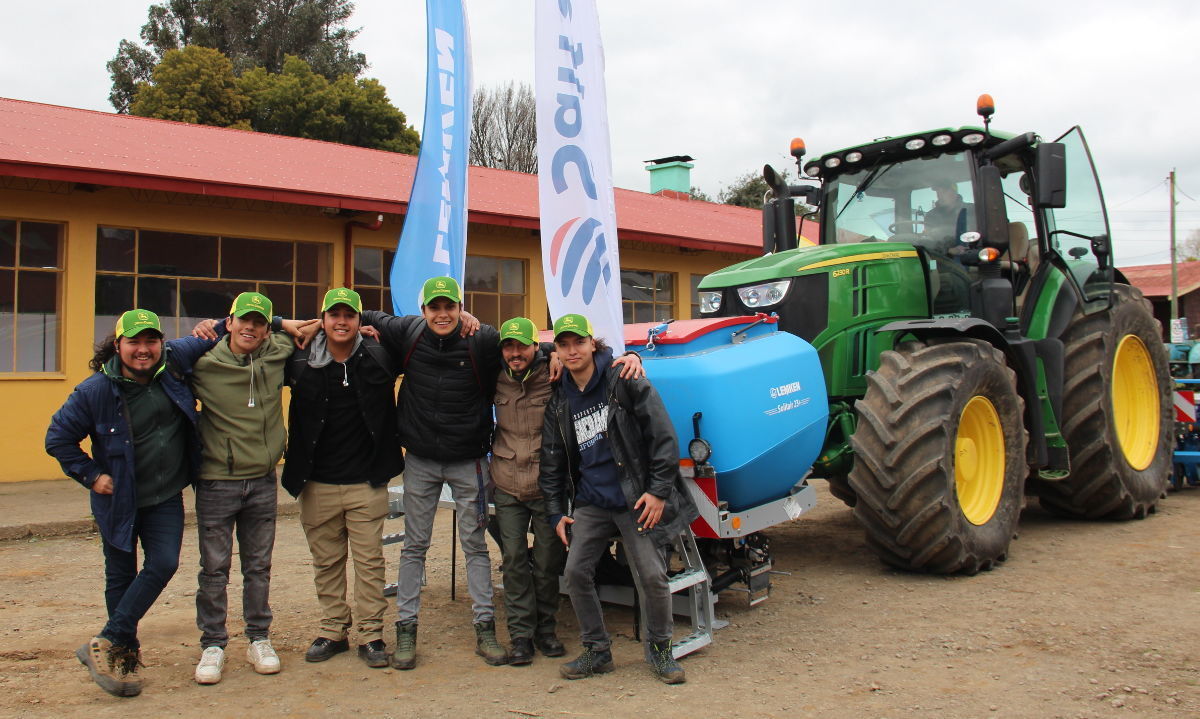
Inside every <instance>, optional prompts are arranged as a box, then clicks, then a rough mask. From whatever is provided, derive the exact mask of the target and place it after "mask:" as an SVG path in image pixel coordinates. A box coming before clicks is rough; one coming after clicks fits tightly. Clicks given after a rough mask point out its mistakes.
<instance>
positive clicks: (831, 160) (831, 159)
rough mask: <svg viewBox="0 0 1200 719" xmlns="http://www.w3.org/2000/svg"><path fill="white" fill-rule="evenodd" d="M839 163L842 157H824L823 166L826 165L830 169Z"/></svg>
mask: <svg viewBox="0 0 1200 719" xmlns="http://www.w3.org/2000/svg"><path fill="white" fill-rule="evenodd" d="M840 164H842V158H840V157H827V158H825V167H828V168H829V169H831V170H832V169H833V168H835V167H837V166H838V165H840Z"/></svg>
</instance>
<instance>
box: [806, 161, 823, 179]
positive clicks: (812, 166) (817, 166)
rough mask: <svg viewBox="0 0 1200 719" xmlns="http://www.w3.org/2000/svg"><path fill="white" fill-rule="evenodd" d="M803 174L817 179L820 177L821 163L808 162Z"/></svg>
mask: <svg viewBox="0 0 1200 719" xmlns="http://www.w3.org/2000/svg"><path fill="white" fill-rule="evenodd" d="M804 174H805V175H808V176H809V177H819V176H820V175H821V163H819V162H810V163H808V164H807V165H805V166H804Z"/></svg>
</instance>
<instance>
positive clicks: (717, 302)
mask: <svg viewBox="0 0 1200 719" xmlns="http://www.w3.org/2000/svg"><path fill="white" fill-rule="evenodd" d="M698 294H699V296H700V311H701V312H703V313H704V314H709V313H711V312H716V311H717V310H719V309H721V293H720V292H709V291H708V290H700V292H699V293H698Z"/></svg>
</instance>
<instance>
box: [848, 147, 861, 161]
mask: <svg viewBox="0 0 1200 719" xmlns="http://www.w3.org/2000/svg"><path fill="white" fill-rule="evenodd" d="M861 159H862V153H861V152H859V151H858V150H855V151H854V152H847V153H846V162H858V161H859V160H861Z"/></svg>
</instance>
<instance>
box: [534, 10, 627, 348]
mask: <svg viewBox="0 0 1200 719" xmlns="http://www.w3.org/2000/svg"><path fill="white" fill-rule="evenodd" d="M536 4H537V18H536V31H535V36H534V44H535V48H534V65H535V70H534V84H535V89H536V95H537V133H538V199H539V201H540V204H541V233H542V270H543V273H544V276H545V279H546V299H547V301H548V302H549V304H550V316H551V318H552V319H557V318H559V317H561V316H562V315H564V314H567V313H571V312H576V313H579V314H582V315H585V316H586V317H587V318H588V319H589V320H591V322H592V327H593V329H594V330H595V333H596V336H597V337H601V338H603V339H604V340H605V341H606V342H607V343H608V344H609V345H610V346H611V347H613V349H614V351H615V352H616V353H618V354H619V353H621V352H622V351H624V347H625V342H624V335H623V326H622V319H621V264H620V261H619V260H618V257H617V216H616V209H615V206H614V203H613V186H612V152H611V150H610V149H609V141H608V100H607V97H606V94H605V91H604V51H603V48H602V47H601V45H600V21H599V18H598V17H597V14H596V4H595V2H594V0H537V1H536Z"/></svg>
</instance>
